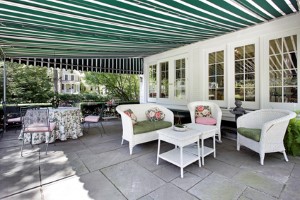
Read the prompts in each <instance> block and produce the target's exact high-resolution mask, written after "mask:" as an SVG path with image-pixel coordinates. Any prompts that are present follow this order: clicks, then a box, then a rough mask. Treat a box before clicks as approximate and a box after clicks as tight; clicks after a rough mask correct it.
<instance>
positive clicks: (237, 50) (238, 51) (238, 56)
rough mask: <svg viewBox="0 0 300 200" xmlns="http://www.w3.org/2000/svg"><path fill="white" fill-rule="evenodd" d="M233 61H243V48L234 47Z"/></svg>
mask: <svg viewBox="0 0 300 200" xmlns="http://www.w3.org/2000/svg"><path fill="white" fill-rule="evenodd" d="M234 59H235V60H241V59H244V48H243V47H236V48H235V49H234Z"/></svg>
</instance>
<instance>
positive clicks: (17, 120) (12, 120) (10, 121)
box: [7, 117, 21, 123]
mask: <svg viewBox="0 0 300 200" xmlns="http://www.w3.org/2000/svg"><path fill="white" fill-rule="evenodd" d="M7 122H8V123H14V122H21V117H16V118H11V119H8V120H7Z"/></svg>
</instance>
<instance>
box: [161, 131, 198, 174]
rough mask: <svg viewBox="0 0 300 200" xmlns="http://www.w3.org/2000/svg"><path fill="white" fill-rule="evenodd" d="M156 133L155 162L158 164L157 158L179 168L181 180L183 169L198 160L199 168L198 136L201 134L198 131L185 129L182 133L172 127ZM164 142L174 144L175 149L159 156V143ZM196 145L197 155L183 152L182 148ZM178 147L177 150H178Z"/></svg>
mask: <svg viewBox="0 0 300 200" xmlns="http://www.w3.org/2000/svg"><path fill="white" fill-rule="evenodd" d="M157 133H158V150H157V162H156V164H157V165H158V164H159V158H161V159H164V160H166V161H168V162H170V163H172V164H174V165H176V166H178V167H180V172H181V178H183V168H184V167H186V166H188V165H190V164H191V163H193V162H195V161H197V160H198V162H199V167H201V160H200V146H199V136H200V134H201V132H200V131H199V130H193V129H190V128H189V129H187V130H186V131H184V132H179V131H175V130H173V127H170V128H166V129H161V130H158V131H157ZM161 141H165V142H168V143H171V144H174V145H175V146H176V147H175V148H174V149H172V150H170V151H168V152H165V153H162V154H160V143H161ZM193 143H197V147H198V148H197V149H198V151H197V153H196V154H195V152H192V153H191V152H188V151H183V147H184V146H187V145H190V144H193ZM178 147H179V148H178Z"/></svg>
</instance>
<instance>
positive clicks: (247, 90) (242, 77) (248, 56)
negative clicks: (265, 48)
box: [234, 44, 255, 101]
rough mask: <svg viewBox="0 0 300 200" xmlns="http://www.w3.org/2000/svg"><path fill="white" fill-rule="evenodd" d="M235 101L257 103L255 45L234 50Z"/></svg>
mask: <svg viewBox="0 0 300 200" xmlns="http://www.w3.org/2000/svg"><path fill="white" fill-rule="evenodd" d="M234 69H235V99H236V100H241V101H255V45H254V44H250V45H245V46H240V47H236V48H235V49H234Z"/></svg>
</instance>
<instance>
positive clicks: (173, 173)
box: [153, 163, 184, 182]
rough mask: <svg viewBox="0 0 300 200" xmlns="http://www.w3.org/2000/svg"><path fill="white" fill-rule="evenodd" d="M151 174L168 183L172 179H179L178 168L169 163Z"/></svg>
mask: <svg viewBox="0 0 300 200" xmlns="http://www.w3.org/2000/svg"><path fill="white" fill-rule="evenodd" d="M153 174H155V175H156V176H157V177H159V178H161V179H163V180H164V181H166V182H170V181H172V180H173V179H175V178H177V177H180V168H179V167H177V166H175V165H173V164H171V163H170V164H167V165H165V166H164V167H161V168H159V169H157V170H156V171H154V172H153ZM183 176H184V175H183Z"/></svg>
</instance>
